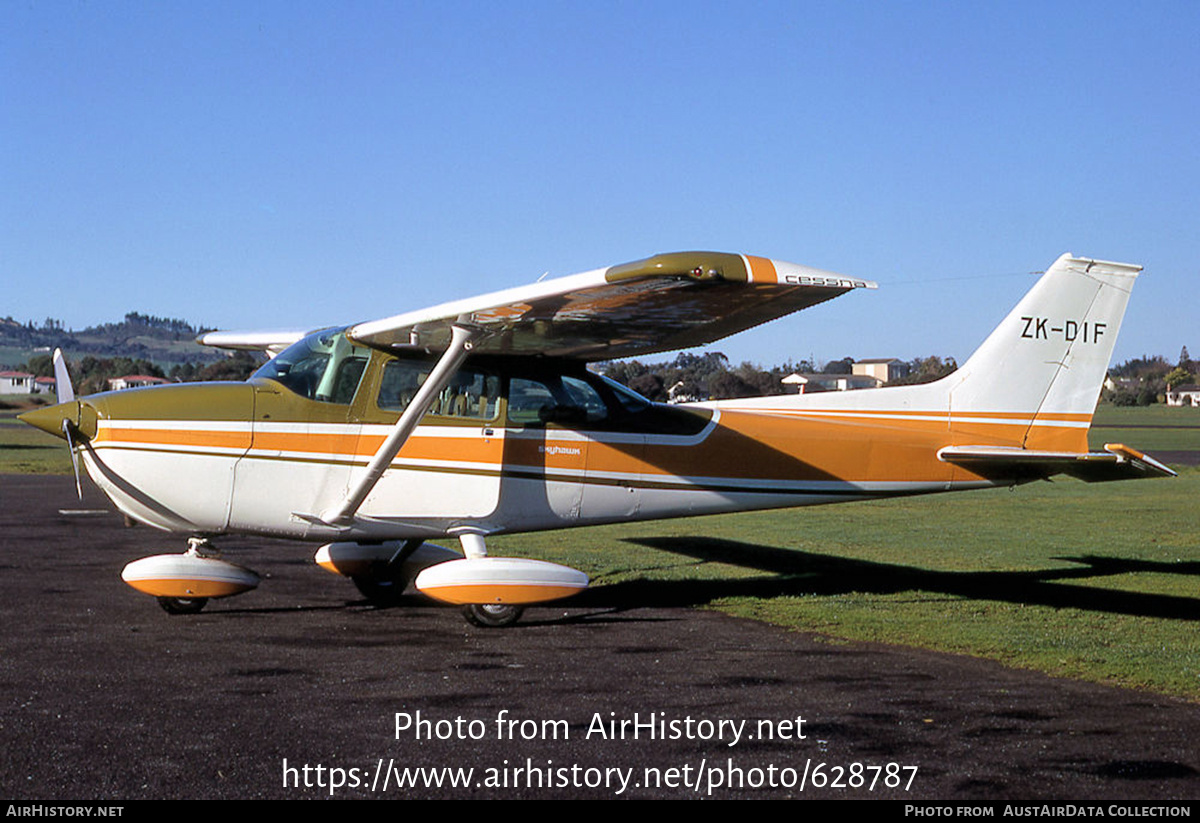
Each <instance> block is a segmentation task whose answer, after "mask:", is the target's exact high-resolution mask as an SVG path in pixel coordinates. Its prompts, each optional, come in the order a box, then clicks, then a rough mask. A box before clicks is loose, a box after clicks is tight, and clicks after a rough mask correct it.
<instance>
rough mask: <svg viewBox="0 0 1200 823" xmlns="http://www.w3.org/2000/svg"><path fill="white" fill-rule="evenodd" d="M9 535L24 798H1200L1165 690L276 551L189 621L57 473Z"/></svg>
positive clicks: (11, 768)
mask: <svg viewBox="0 0 1200 823" xmlns="http://www.w3.org/2000/svg"><path fill="white" fill-rule="evenodd" d="M72 509H73V510H84V511H83V512H78V511H77V512H75V513H70V514H65V513H60V510H72ZM89 509H103V510H105V511H104V512H103V513H98V514H97V513H89V512H88V511H86V510H89ZM0 535H2V537H0V616H2V620H3V623H2V625H3V627H4V632H3V639H2V640H0V741H2V742H3V756H2V759H0V797H2V798H4V799H6V800H42V801H45V800H56V801H66V800H96V801H115V800H127V799H136V798H301V797H328V796H333V797H352V798H363V797H379V798H385V797H393V798H399V797H435V798H468V797H469V798H496V799H501V798H542V797H586V798H604V797H634V798H645V797H671V798H707V797H713V798H742V797H751V798H757V797H764V798H765V797H796V798H803V797H812V798H890V799H911V800H914V801H928V800H934V799H938V800H949V801H969V800H991V801H995V800H1009V799H1011V800H1028V801H1033V800H1054V799H1058V800H1070V801H1074V802H1080V801H1087V800H1095V801H1101V800H1133V799H1145V800H1154V801H1160V802H1161V801H1166V800H1192V799H1200V747H1198V745H1197V741H1200V706H1197V705H1195V704H1191V703H1187V702H1184V701H1179V700H1174V699H1170V698H1165V697H1160V696H1157V695H1153V694H1149V693H1144V692H1136V691H1127V690H1120V689H1114V688H1107V687H1102V686H1095V685H1091V684H1085V683H1079V682H1074V681H1069V680H1058V679H1053V678H1049V677H1045V676H1042V675H1038V674H1032V673H1029V672H1023V671H1015V670H1012V669H1007V668H1005V667H1003V666H1000V665H997V664H994V663H989V662H984V661H980V660H975V659H972V658H968V657H962V656H952V655H942V654H934V653H931V652H925V651H920V650H914V649H909V648H903V647H898V646H883V645H864V644H852V643H841V642H832V641H830V640H828V639H824V638H821V637H816V636H810V635H805V634H799V633H794V632H787V631H783V630H780V629H776V628H773V627H769V626H764V625H760V624H757V623H753V622H749V621H743V620H736V619H733V618H729V617H725V616H722V615H719V614H716V613H712V612H706V611H700V610H694V609H688V608H677V609H676V608H650V607H647V608H641V607H637V606H636V605H630V600H631V599H632V598H630V597H628V594H629V593H628V591H626V592H625V593H624V594H625V596H622V593H621V592H617V591H606V590H605V589H598V590H594V591H593V592H589V593H587V594H585V595H584V596H583V597H584V598H585V599H583V600H582V601H578V600H577V601H575V602H573V603H571V608H562V607H559V608H549V607H547V608H540V609H531V610H529V611H528V612H527V613H526V617H525V618H524V620H523V621H522V623H520V624H518V625H517V626H516V627H514V628H511V629H505V630H486V629H477V628H473V627H471V626H469V625H467V624H466V623H465V622H464V621H463V620H462V619H461V617H460V616H459V614H458V612H457V611H456V610H455V609H452V608H446V607H438V606H434V605H431V604H429V603H428V602H427V601H424V600H422V599H421V598H419V597H413V598H411V599H410V600H408V602H406V603H404V604H403V605H401V606H398V607H392V608H375V607H372V606H371V605H369V604H367V603H366V602H364V601H363V600H362V599H361V598H360V597H359V595H358V593H357V591H356V590H355V589H354V588H353V586H352V585H351V584H350V583H349V581H345V580H341V579H338V578H336V577H334V576H332V575H330V574H328V573H326V572H325V571H323V570H321V569H319V568H318V567H316V566H315V565H314V564H313V562H312V554H313V551H314V550H315V547H308V546H303V545H298V544H294V543H286V542H282V541H271V540H259V539H244V538H232V539H228V540H225V541H223V542H222V543H221V544H220V545H221V546H222V548H223V549H224V550H225V552H226V558H227V559H231V560H233V561H234V562H239V563H242V564H244V565H247V566H250V567H252V568H254V569H256V570H257V571H259V572H260V573H262V574H263V575H264V576H265V577H266V578H267V579H265V580H264V581H263V584H262V585H261V586H260V588H259V589H258V590H257V591H254V592H251V593H249V594H246V595H243V596H240V597H236V598H232V599H228V600H221V601H215V602H212V603H210V604H209V606H208V609H206V610H205V611H204V612H203V613H202V614H199V615H195V616H169V615H167V614H166V613H164V612H163V611H161V610H160V609H159V608H158V606H157V605H156V604H155V603H154V601H153V600H151V599H150V598H149V597H147V596H145V595H142V594H139V593H138V592H135V591H134V590H133V589H131V588H129V587H128V586H126V585H125V584H124V583H123V582H122V581H121V579H120V572H121V569H122V567H123V566H124V564H125V563H127V562H129V561H130V560H133V559H136V558H139V557H143V556H146V555H150V554H158V553H163V552H176V551H182V550H183V549H184V548H185V546H184V541H183V540H182V539H181V538H179V537H177V536H172V535H167V534H164V533H160V532H155V531H152V530H150V529H147V528H144V527H139V528H133V529H128V528H124V527H123V525H122V521H121V518H120V517H119V516H117V515H115V514H113V513H111V512H109V511H108V507H107V505H106V504H105V502H104V501H103V500H102V499H101V498H100V496H99V495H98V493H96V492H95V491H94V490H89V491H88V498H87V499H86V500H85V501H84V502H83V503H82V504H81V503H79V502H78V501H77V500H76V499H75V494H74V488H73V481H72V480H71V479H70V478H63V477H30V476H21V477H15V476H4V477H0ZM606 588H609V589H613V590H616V589H618V588H620V587H618V586H614V587H606ZM569 602H570V601H569ZM418 713H419V715H418ZM621 721H624V725H623V728H622V723H621ZM614 723H615V725H614ZM638 724H640V725H638ZM398 726H399V727H400V728H399V729H398ZM635 734H636V737H635ZM406 769H408V770H418V769H423V770H424V771H405V770H406ZM457 769H461V770H462V771H454V770H457ZM466 770H471V771H470V772H469V773H468V772H467V771H466ZM452 780H457V781H460V782H461V783H462V784H464V785H457V786H452V785H449V783H450V781H452ZM439 781H440V782H441V785H440V786H439V785H437V784H438V782H439ZM398 783H405V784H408V785H405V786H403V787H402V786H398V785H397V784H398ZM334 784H339V785H334Z"/></svg>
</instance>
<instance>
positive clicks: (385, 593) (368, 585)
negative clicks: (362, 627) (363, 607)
mask: <svg viewBox="0 0 1200 823" xmlns="http://www.w3.org/2000/svg"><path fill="white" fill-rule="evenodd" d="M350 580H351V581H353V583H354V585H355V587H356V588H357V589H358V591H359V592H360V593H361V594H362V596H363V597H365V598H367V599H368V600H370V601H371V602H372V603H379V604H382V605H386V604H390V603H395V602H397V601H399V600H400V596H401V595H403V594H404V589H405V582H404V581H403V580H387V579H381V578H378V577H367V576H365V575H364V576H362V577H351V578H350Z"/></svg>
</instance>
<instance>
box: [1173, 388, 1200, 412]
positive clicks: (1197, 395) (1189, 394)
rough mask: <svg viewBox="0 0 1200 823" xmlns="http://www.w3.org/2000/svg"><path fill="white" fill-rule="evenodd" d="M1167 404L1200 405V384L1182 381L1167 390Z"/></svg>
mask: <svg viewBox="0 0 1200 823" xmlns="http://www.w3.org/2000/svg"><path fill="white" fill-rule="evenodd" d="M1167 405H1168V406H1194V407H1200V386H1197V385H1196V384H1195V383H1184V384H1182V385H1179V386H1176V387H1175V388H1173V389H1170V390H1169V391H1168V392H1167Z"/></svg>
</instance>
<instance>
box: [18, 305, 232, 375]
mask: <svg viewBox="0 0 1200 823" xmlns="http://www.w3.org/2000/svg"><path fill="white" fill-rule="evenodd" d="M203 331H208V329H204V328H199V327H196V326H193V325H191V324H190V323H188V322H187V321H184V320H178V319H175V318H168V317H152V316H149V315H145V314H139V313H138V312H130V313H129V314H127V315H125V319H124V320H123V321H121V322H119V323H104V324H102V325H99V326H91V327H89V328H86V329H84V330H82V331H73V330H72V331H67V330H66V329H64V328H63V326H62V323H61V322H59V321H57V320H55V319H53V318H47V319H46V320H45V322H43V323H42V324H41V325H40V326H36V325H34V324H33V323H32V322H28V323H20V322H18V321H16V320H14V319H13V318H12V317H5V318H0V366H4V367H7V368H12V367H15V366H17V365H19V364H20V363H24V362H27V361H28V360H29V358H30V357H32V356H34V355H36V354H42V353H45V352H47V351H51V350H53V349H55V348H61V349H62V350H63V351H64V352H66V354H67V355H68V357H70V358H79V357H83V356H84V355H89V354H90V355H93V356H95V357H128V358H132V359H137V358H141V359H143V360H150V361H152V362H154V363H156V364H158V365H159V366H160V367H162V368H163V369H164V370H166V369H169V368H170V367H171V366H175V365H180V364H186V363H192V364H199V365H202V364H207V363H215V362H217V361H220V360H223V359H224V358H225V357H226V356H227V354H226V353H223V352H220V351H218V350H216V349H212V348H209V347H207V346H201V345H199V344H198V343H196V342H195V338H196V335H198V334H200V333H201V332H203Z"/></svg>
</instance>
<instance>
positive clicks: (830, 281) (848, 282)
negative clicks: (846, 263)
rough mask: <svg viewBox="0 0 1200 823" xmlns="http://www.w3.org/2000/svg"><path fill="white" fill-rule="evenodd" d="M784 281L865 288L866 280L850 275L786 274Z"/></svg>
mask: <svg viewBox="0 0 1200 823" xmlns="http://www.w3.org/2000/svg"><path fill="white" fill-rule="evenodd" d="M783 282H785V283H787V284H788V285H791V286H833V287H834V288H838V289H865V288H867V283H866V281H865V280H854V279H852V278H849V277H814V276H812V275H809V274H785V275H784V276H783Z"/></svg>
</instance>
